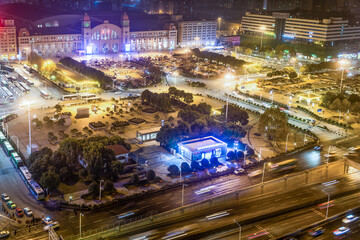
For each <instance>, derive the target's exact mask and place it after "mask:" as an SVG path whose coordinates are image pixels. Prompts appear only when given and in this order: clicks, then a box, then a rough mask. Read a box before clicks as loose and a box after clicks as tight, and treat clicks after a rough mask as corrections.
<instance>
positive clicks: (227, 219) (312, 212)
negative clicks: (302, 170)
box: [114, 174, 360, 239]
mask: <svg viewBox="0 0 360 240" xmlns="http://www.w3.org/2000/svg"><path fill="white" fill-rule="evenodd" d="M359 177H360V175H359V174H357V175H356V176H350V177H348V178H344V179H341V180H340V182H339V183H338V184H336V185H333V186H329V187H326V189H327V191H328V192H329V193H330V194H335V193H338V192H341V191H344V190H346V189H354V188H358V187H359V186H360V181H359ZM322 189H323V186H322V185H320V184H317V185H314V186H312V187H309V188H306V189H301V191H293V192H288V193H286V194H279V195H276V196H270V197H263V198H259V199H257V200H254V201H251V202H244V203H242V202H240V204H239V206H238V207H233V208H230V209H223V210H221V211H217V212H211V209H209V211H208V212H203V214H202V215H201V216H197V217H193V218H191V220H184V221H181V222H179V223H176V224H168V225H167V226H163V227H159V228H157V229H156V230H155V229H152V230H153V231H155V232H156V233H157V234H158V238H157V239H159V238H160V237H164V236H166V235H167V234H170V233H171V232H176V231H179V230H181V229H182V230H186V233H187V236H185V237H183V238H179V239H194V237H193V235H194V234H198V233H200V232H208V231H210V230H213V229H216V228H218V227H221V226H222V225H228V224H234V226H235V228H236V225H235V223H234V219H236V220H237V221H238V222H240V223H242V222H244V221H245V219H248V218H249V217H255V216H261V215H265V214H267V213H271V212H274V211H278V210H280V209H287V208H289V207H291V206H295V205H298V204H301V203H305V202H309V201H314V200H315V199H326V195H325V194H324V193H323V192H322ZM359 196H360V194H359V193H357V194H354V195H350V196H348V197H343V198H339V199H336V200H335V205H334V206H333V207H331V208H330V210H329V216H331V215H334V214H336V213H338V212H341V211H344V210H346V209H349V208H353V207H355V206H358V198H359ZM222 211H226V212H227V213H228V215H226V216H223V217H221V218H217V219H213V220H207V219H206V217H207V216H208V217H209V216H210V215H212V214H215V213H219V212H222ZM325 211H326V210H325V209H319V208H318V207H317V205H314V206H311V207H306V208H303V209H300V210H297V211H296V212H291V213H286V214H284V215H280V216H278V217H276V219H273V218H271V219H266V220H264V221H261V222H256V223H255V224H251V225H248V226H246V225H244V226H243V227H244V229H243V231H244V232H243V237H244V239H246V238H245V236H247V237H249V236H251V235H252V234H254V233H256V232H259V231H262V230H263V229H265V231H266V232H267V234H266V236H265V238H264V239H276V237H279V236H282V235H283V234H285V233H287V232H288V231H292V230H295V229H297V228H298V227H299V225H300V226H303V224H305V225H306V224H311V223H313V222H316V221H319V220H321V219H323V218H324V217H325ZM293 218H295V220H293ZM138 234H139V233H138ZM144 234H145V233H144ZM140 235H141V234H140ZM224 235H226V234H224ZM224 235H223V236H220V237H217V238H216V236H215V235H211V236H207V237H204V236H203V237H202V238H197V239H225V238H224ZM235 236H238V232H237V233H236V232H234V233H232V234H230V238H227V239H236V238H234V237H235ZM197 237H198V236H197ZM225 237H226V236H225ZM114 239H115V238H114ZM121 239H131V236H126V238H125V236H124V237H121ZM259 239H262V238H259Z"/></svg>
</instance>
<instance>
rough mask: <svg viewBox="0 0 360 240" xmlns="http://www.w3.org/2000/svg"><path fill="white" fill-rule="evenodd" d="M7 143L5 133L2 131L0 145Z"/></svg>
mask: <svg viewBox="0 0 360 240" xmlns="http://www.w3.org/2000/svg"><path fill="white" fill-rule="evenodd" d="M5 141H6V137H5V135H4V134H3V132H1V131H0V144H3V142H5Z"/></svg>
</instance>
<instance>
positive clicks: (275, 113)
mask: <svg viewBox="0 0 360 240" xmlns="http://www.w3.org/2000/svg"><path fill="white" fill-rule="evenodd" d="M259 129H260V131H261V132H263V133H266V134H267V137H268V138H269V139H271V140H275V141H276V140H285V137H286V135H287V133H288V132H289V128H288V118H287V116H286V114H285V113H284V112H282V111H280V109H279V108H268V109H266V110H265V112H264V113H263V114H262V115H261V116H260V119H259Z"/></svg>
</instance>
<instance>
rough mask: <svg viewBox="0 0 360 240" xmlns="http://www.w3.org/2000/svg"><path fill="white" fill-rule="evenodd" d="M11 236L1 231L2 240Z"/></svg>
mask: <svg viewBox="0 0 360 240" xmlns="http://www.w3.org/2000/svg"><path fill="white" fill-rule="evenodd" d="M9 236H10V232H9V231H0V238H7V237H9Z"/></svg>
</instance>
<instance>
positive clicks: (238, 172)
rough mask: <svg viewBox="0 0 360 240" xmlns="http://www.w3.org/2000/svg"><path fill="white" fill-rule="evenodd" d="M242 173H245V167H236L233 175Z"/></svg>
mask: <svg viewBox="0 0 360 240" xmlns="http://www.w3.org/2000/svg"><path fill="white" fill-rule="evenodd" d="M243 173H245V169H243V168H238V169H236V170H235V171H234V174H235V175H241V174H243Z"/></svg>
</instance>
